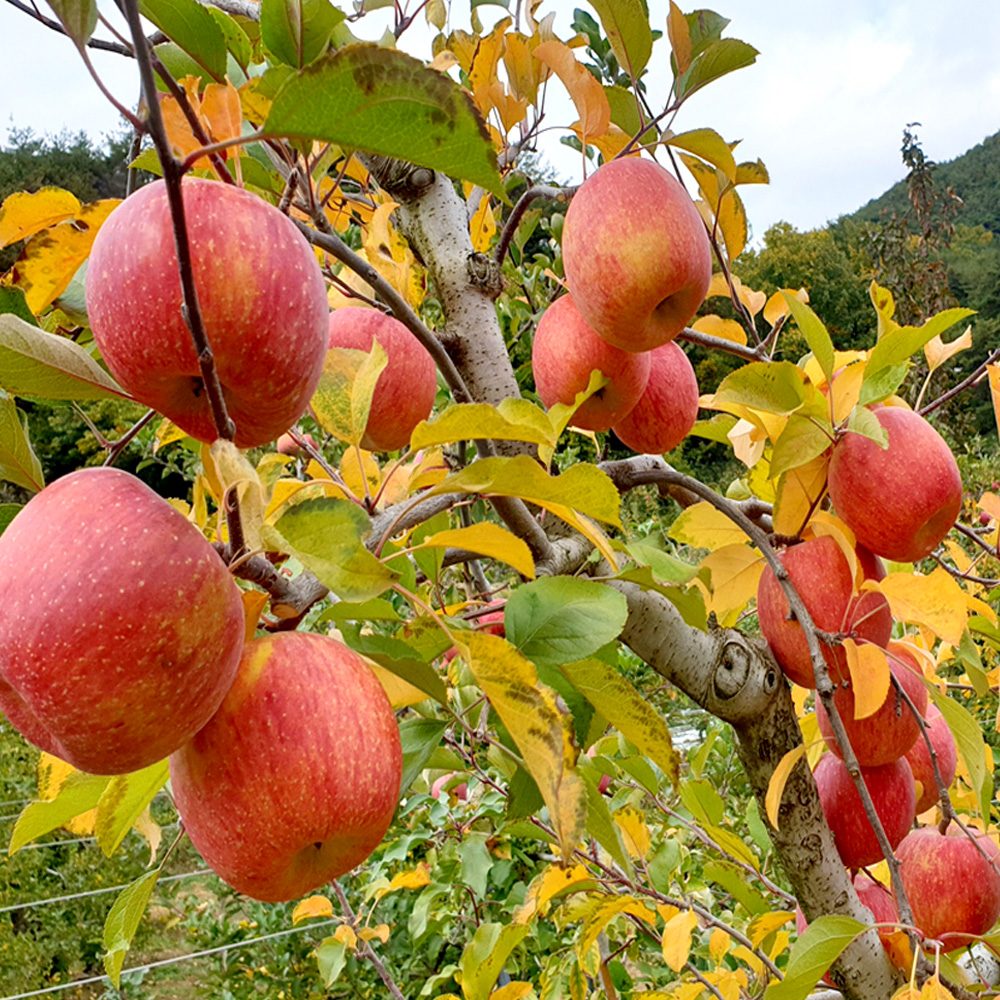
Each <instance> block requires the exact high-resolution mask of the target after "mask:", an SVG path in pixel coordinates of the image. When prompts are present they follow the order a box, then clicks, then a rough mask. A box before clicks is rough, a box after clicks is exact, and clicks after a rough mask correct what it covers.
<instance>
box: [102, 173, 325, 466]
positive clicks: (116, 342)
mask: <svg viewBox="0 0 1000 1000" xmlns="http://www.w3.org/2000/svg"><path fill="white" fill-rule="evenodd" d="M183 195H184V209H185V218H186V220H187V230H188V236H189V237H190V241H191V255H192V258H193V268H194V280H195V287H196V288H197V291H198V302H199V305H200V307H201V313H202V317H203V319H204V322H205V330H206V333H207V335H208V340H209V343H210V344H211V347H212V351H213V353H214V355H215V365H216V369H217V370H218V373H219V381H220V382H221V384H222V390H223V395H224V397H225V399H226V404H227V407H228V409H229V415H230V417H232V419H233V420H234V421H235V422H236V444H237V445H238V446H239V447H240V448H249V447H252V446H254V445H262V444H266V443H267V442H268V441H273V440H274V439H275V438H276V437H277V436H278V435H279V434H281V433H282V432H283V431H286V430H287V429H288V428H289V427H291V426H292V424H294V423H295V421H296V420H298V419H299V417H301V416H302V414H303V413H304V412H305V409H306V407H307V406H308V404H309V400H310V398H311V397H312V394H313V391H314V390H315V388H316V384H317V383H318V382H319V377H320V373H321V372H322V370H323V357H324V355H325V351H326V323H327V315H328V314H329V308H328V306H327V301H326V286H325V284H324V281H323V275H322V273H321V272H320V269H319V265H318V264H317V262H316V258H315V256H314V255H313V251H312V249H311V248H310V246H309V244H308V243H307V242H306V240H305V238H304V237H303V236H302V235H301V233H299V231H298V230H297V229H296V228H295V225H294V224H293V223H292V222H291V221H290V220H289V219H288V218H287V216H284V215H282V214H281V212H279V211H278V210H277V209H276V208H274V207H273V206H271V205H269V204H267V202H265V201H263V200H262V199H260V198H258V197H257V196H256V195H253V194H251V193H250V192H249V191H244V190H241V189H240V188H236V187H233V186H231V185H229V184H221V183H217V182H214V181H207V180H201V179H197V178H190V179H186V180H185V181H184V187H183ZM87 313H88V315H89V317H90V323H91V326H92V327H93V330H94V339H95V340H96V341H97V346H98V347H99V348H100V350H101V354H102V355H103V357H104V360H105V361H106V362H107V365H108V367H109V368H110V369H111V372H112V374H113V375H114V376H115V378H116V379H118V381H119V382H120V383H121V385H122V386H123V387H124V388H125V389H126V390H128V392H130V393H131V394H132V395H133V396H135V398H136V399H138V400H139V401H140V402H142V403H144V404H146V405H147V406H151V407H153V408H154V409H156V410H159V412H160V413H162V414H163V415H164V416H166V417H169V418H170V419H171V420H172V421H173V422H174V423H175V424H177V426H178V427H180V428H182V429H183V430H185V431H187V433H188V434H190V435H191V436H192V437H195V438H197V439H198V440H200V441H207V442H211V441H214V440H215V438H216V436H217V435H216V431H215V425H214V423H213V422H212V415H211V412H210V409H209V404H208V398H207V396H206V394H205V389H204V385H203V383H202V380H201V369H200V367H199V365H198V358H197V355H196V353H195V348H194V345H193V343H192V341H191V334H190V332H189V330H188V328H187V325H186V324H185V322H184V319H183V317H182V315H181V284H180V277H179V275H178V271H177V254H176V252H175V249H174V235H173V227H172V223H171V218H170V210H169V207H168V204H167V191H166V187H165V185H164V183H163V182H162V181H157V182H155V183H153V184H149V185H147V186H146V187H143V188H140V189H139V190H138V191H137V192H136V193H135V194H134V195H132V196H131V197H130V198H128V199H127V200H126V201H125V202H123V203H122V204H121V205H120V206H119V207H118V208H116V209H115V211H114V212H113V213H112V214H111V215H110V217H109V218H108V221H107V222H105V224H104V225H103V226H102V227H101V230H100V232H99V233H98V234H97V238H96V239H95V240H94V248H93V250H92V251H91V255H90V265H89V267H88V269H87Z"/></svg>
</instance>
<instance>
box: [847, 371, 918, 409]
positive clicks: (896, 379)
mask: <svg viewBox="0 0 1000 1000" xmlns="http://www.w3.org/2000/svg"><path fill="white" fill-rule="evenodd" d="M909 368H910V365H909V362H904V363H903V364H900V365H890V366H889V367H888V368H883V369H881V371H878V372H876V373H875V374H871V373H870V372H869V371H868V367H867V366H865V374H864V376H863V378H862V382H861V395H860V396H859V397H858V405H859V406H871V405H872V404H873V403H881V402H882V400H883V399H888V398H889V397H890V396H892V395H893V394H894V393H895V392H896V391H897V390H898V389H899V387H900V386H901V385H902V384H903V382H905V381H906V374H907V372H908V371H909Z"/></svg>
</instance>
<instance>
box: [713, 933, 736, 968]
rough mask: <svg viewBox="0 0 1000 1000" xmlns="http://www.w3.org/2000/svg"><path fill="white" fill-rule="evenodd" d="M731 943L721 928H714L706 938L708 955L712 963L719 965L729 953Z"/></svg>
mask: <svg viewBox="0 0 1000 1000" xmlns="http://www.w3.org/2000/svg"><path fill="white" fill-rule="evenodd" d="M731 944H732V941H731V939H730V937H729V935H728V934H727V933H726V932H725V931H724V930H723V929H722V928H721V927H716V928H715V930H713V931H712V933H711V935H710V936H709V938H708V953H709V955H711V956H712V961H713V962H715V964H716V965H719V964H720V963H721V962H722V960H723V959H724V958H725V957H726V955H727V954H728V952H729V947H730V945H731Z"/></svg>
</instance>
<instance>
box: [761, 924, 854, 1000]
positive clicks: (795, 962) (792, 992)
mask: <svg viewBox="0 0 1000 1000" xmlns="http://www.w3.org/2000/svg"><path fill="white" fill-rule="evenodd" d="M864 930H866V927H865V925H864V924H862V923H859V922H858V921H857V920H853V919H852V918H851V917H838V916H826V917H819V918H817V919H816V920H814V921H813V922H812V923H811V924H810V925H809V926H808V927H807V928H806V929H805V932H804V933H803V934H802V935H801V936H800V937H799V939H798V940H797V941H796V942H795V944H793V945H792V950H791V952H790V954H789V956H788V965H787V966H786V967H785V978H784V979H783V980H782V981H781V982H780V983H775V982H772V983H771V984H770V985H769V986H768V987H767V989H766V990H765V991H764V1000H805V998H806V997H807V996H808V995H809V994H810V992H811V991H812V989H813V988H814V987H815V985H816V984H817V983H818V982H819V981H820V979H821V978H822V976H823V974H824V973H825V972H826V970H827V969H829V968H830V966H831V965H832V964H833V963H834V961H836V959H838V958H840V955H841V953H842V952H843V950H844V949H845V948H846V947H847V946H848V945H849V944H850V943H851V942H852V941H853V940H854V939H855V938H856V937H857V936H858V935H859V934H860V933H861V932H862V931H864Z"/></svg>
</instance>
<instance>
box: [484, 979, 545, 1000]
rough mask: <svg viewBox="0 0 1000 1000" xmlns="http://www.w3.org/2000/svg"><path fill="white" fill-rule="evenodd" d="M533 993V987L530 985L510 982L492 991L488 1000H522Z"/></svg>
mask: <svg viewBox="0 0 1000 1000" xmlns="http://www.w3.org/2000/svg"><path fill="white" fill-rule="evenodd" d="M534 991H535V987H534V986H532V984H531V983H524V982H514V981H512V982H509V983H507V985H506V986H501V987H500V989H498V990H494V991H493V992H492V993H491V994H490V1000H523V998H524V997H526V996H530V995H533V994H534Z"/></svg>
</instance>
